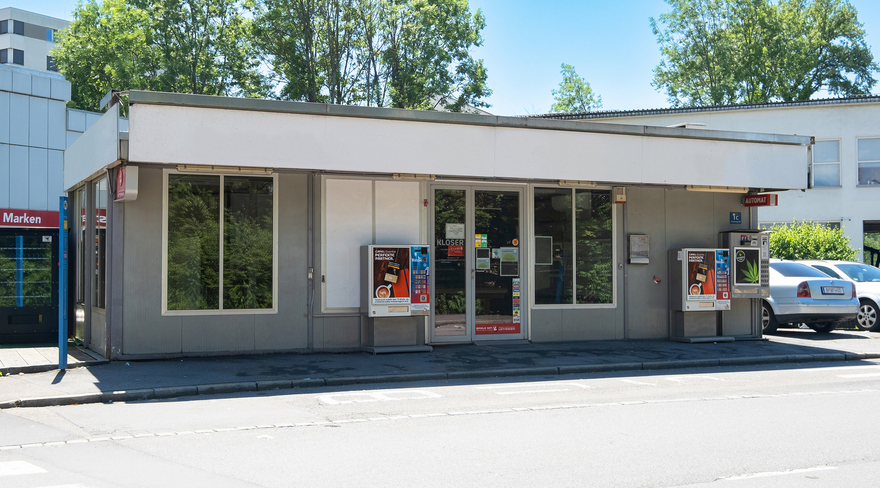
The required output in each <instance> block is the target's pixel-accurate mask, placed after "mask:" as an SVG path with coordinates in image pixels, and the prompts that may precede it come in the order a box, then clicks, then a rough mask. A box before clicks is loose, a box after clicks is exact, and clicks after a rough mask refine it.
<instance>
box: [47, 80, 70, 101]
mask: <svg viewBox="0 0 880 488" xmlns="http://www.w3.org/2000/svg"><path fill="white" fill-rule="evenodd" d="M50 98H53V99H55V100H64V101H65V102H67V101H70V82H69V81H67V80H61V79H58V78H52V93H51V95H50Z"/></svg>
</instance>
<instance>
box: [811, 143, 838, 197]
mask: <svg viewBox="0 0 880 488" xmlns="http://www.w3.org/2000/svg"><path fill="white" fill-rule="evenodd" d="M839 186H840V141H816V144H815V145H814V146H813V187H814V188H821V187H839Z"/></svg>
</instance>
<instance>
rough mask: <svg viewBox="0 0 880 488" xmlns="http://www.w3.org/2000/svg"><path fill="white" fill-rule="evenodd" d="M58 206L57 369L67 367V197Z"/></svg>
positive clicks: (61, 199)
mask: <svg viewBox="0 0 880 488" xmlns="http://www.w3.org/2000/svg"><path fill="white" fill-rule="evenodd" d="M58 207H59V208H58V369H67V197H61V198H60V202H59V205H58Z"/></svg>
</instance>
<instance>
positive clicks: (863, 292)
mask: <svg viewBox="0 0 880 488" xmlns="http://www.w3.org/2000/svg"><path fill="white" fill-rule="evenodd" d="M798 262H800V263H804V264H807V265H810V266H812V267H814V268H816V269H818V270H819V271H821V272H823V273H825V274H826V275H828V276H830V277H832V278H839V279H844V280H852V281H854V282H855V284H856V296H857V297H858V299H859V316H858V318H857V319H856V323H855V326H856V327H857V328H858V329H859V330H870V331H872V332H880V323H878V322H877V305H878V304H880V269H877V268H875V267H874V266H871V265H870V264H864V263H856V262H852V261H813V260H805V261H798Z"/></svg>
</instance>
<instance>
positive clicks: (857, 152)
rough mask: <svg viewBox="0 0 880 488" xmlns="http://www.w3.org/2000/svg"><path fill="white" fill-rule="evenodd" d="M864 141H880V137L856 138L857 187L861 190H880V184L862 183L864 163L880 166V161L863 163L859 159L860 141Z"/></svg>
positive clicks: (872, 160)
mask: <svg viewBox="0 0 880 488" xmlns="http://www.w3.org/2000/svg"><path fill="white" fill-rule="evenodd" d="M862 139H877V140H880V136H862V137H856V186H857V187H860V188H880V184H874V185H869V184H865V183H862V181H861V179H860V177H859V170H860V169H861V166H862V163H866V164H878V165H880V159H869V160H865V161H862V160H861V159H859V141H861V140H862Z"/></svg>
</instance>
